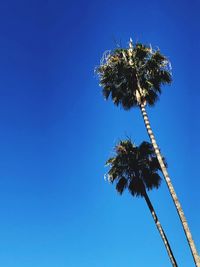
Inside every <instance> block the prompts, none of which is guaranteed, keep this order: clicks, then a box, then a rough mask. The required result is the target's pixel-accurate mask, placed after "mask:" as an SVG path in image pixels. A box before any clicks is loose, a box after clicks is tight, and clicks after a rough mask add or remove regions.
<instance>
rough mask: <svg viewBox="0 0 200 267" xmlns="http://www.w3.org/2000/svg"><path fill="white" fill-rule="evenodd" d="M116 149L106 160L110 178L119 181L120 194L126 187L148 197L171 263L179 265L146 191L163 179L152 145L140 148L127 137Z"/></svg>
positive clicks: (136, 194)
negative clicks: (113, 155) (112, 155)
mask: <svg viewBox="0 0 200 267" xmlns="http://www.w3.org/2000/svg"><path fill="white" fill-rule="evenodd" d="M115 151H116V155H115V157H112V158H110V159H109V160H108V161H107V165H109V166H110V170H109V172H108V179H109V181H110V182H112V183H113V182H116V189H117V191H118V192H119V193H120V194H122V193H123V192H124V190H125V189H126V188H127V189H128V190H129V191H130V193H131V194H132V195H133V196H136V197H137V196H141V197H143V198H144V199H145V201H146V203H147V206H148V208H149V210H150V212H151V215H152V217H153V219H154V222H155V224H156V227H157V229H158V231H159V233H160V236H161V238H162V240H163V242H164V245H165V248H166V250H167V253H168V255H169V258H170V261H171V263H172V266H178V265H177V263H176V260H175V258H174V255H173V253H172V250H171V247H170V244H169V242H168V240H167V237H166V234H165V232H164V230H163V228H162V226H161V224H160V222H159V220H158V217H157V215H156V212H155V210H154V208H153V205H152V203H151V201H150V199H149V197H148V194H147V190H152V189H153V188H158V187H159V185H160V182H161V177H160V175H159V174H158V171H159V170H160V165H159V162H158V160H157V158H156V155H155V153H154V150H153V147H152V145H151V144H150V143H148V142H143V143H141V144H140V146H139V147H137V146H135V145H134V144H133V143H132V142H131V140H125V141H120V142H119V144H118V145H117V146H116V147H115Z"/></svg>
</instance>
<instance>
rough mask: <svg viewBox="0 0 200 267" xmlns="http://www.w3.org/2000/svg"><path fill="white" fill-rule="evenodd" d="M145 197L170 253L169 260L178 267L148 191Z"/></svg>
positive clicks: (174, 266)
mask: <svg viewBox="0 0 200 267" xmlns="http://www.w3.org/2000/svg"><path fill="white" fill-rule="evenodd" d="M143 196H144V198H145V200H146V203H147V205H148V207H149V210H150V212H151V215H152V217H153V219H154V222H155V224H156V227H157V229H158V231H159V233H160V236H161V238H162V240H163V243H164V245H165V248H166V250H167V253H168V255H169V258H170V261H171V263H172V266H173V267H177V266H178V265H177V263H176V260H175V258H174V255H173V253H172V250H171V247H170V244H169V242H168V239H167V237H166V235H165V232H164V230H163V228H162V226H161V224H160V222H159V220H158V217H157V215H156V212H155V210H154V208H153V205H152V203H151V201H150V199H149V197H148V195H147V192H146V190H145V191H144V194H143Z"/></svg>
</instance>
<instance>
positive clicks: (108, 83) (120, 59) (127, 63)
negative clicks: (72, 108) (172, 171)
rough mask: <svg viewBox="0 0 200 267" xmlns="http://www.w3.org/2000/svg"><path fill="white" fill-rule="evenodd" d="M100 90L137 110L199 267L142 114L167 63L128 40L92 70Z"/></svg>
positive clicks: (166, 78)
mask: <svg viewBox="0 0 200 267" xmlns="http://www.w3.org/2000/svg"><path fill="white" fill-rule="evenodd" d="M96 71H97V74H98V75H99V78H100V85H101V86H102V87H103V95H104V97H105V99H108V98H109V97H110V98H111V99H112V101H113V102H114V104H115V105H117V106H118V105H120V106H122V107H123V108H124V109H125V110H129V109H131V108H132V107H139V108H140V110H141V113H142V116H143V119H144V123H145V126H146V129H147V132H148V135H149V137H150V140H151V143H152V145H153V148H154V151H155V153H156V156H157V159H158V161H159V164H160V167H161V170H162V173H163V175H164V178H165V181H166V183H167V186H168V189H169V191H170V194H171V197H172V199H173V201H174V204H175V207H176V209H177V212H178V215H179V218H180V220H181V223H182V226H183V229H184V232H185V235H186V238H187V241H188V244H189V246H190V250H191V253H192V255H193V258H194V262H195V264H196V266H197V267H200V258H199V256H198V253H197V249H196V246H195V244H194V241H193V238H192V235H191V232H190V229H189V226H188V223H187V220H186V218H185V215H184V213H183V209H182V207H181V204H180V202H179V200H178V197H177V195H176V192H175V190H174V187H173V185H172V183H171V179H170V177H169V174H168V171H167V168H166V166H165V163H164V162H163V159H162V155H161V153H160V150H159V147H158V145H157V143H156V140H155V136H154V134H153V131H152V129H151V125H150V122H149V119H148V116H147V112H146V105H147V104H148V105H149V106H153V105H154V104H155V103H156V101H157V100H158V99H159V95H160V94H161V86H162V85H164V84H170V83H171V81H172V78H171V72H170V63H169V61H168V59H167V58H166V57H165V56H164V55H162V54H161V52H160V50H159V49H157V50H153V49H152V47H151V46H147V45H143V44H141V43H136V44H135V45H133V42H132V40H131V39H130V42H129V48H125V49H124V48H117V49H115V50H113V51H108V52H107V53H105V54H104V56H103V59H102V62H101V64H100V66H99V67H98V68H97V69H96Z"/></svg>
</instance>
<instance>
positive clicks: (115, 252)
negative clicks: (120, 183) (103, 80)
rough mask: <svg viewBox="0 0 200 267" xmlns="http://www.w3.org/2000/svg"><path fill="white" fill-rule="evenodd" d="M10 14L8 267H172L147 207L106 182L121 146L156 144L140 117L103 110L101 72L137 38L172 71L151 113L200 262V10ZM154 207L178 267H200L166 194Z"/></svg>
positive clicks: (4, 106)
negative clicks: (127, 141)
mask: <svg viewBox="0 0 200 267" xmlns="http://www.w3.org/2000/svg"><path fill="white" fill-rule="evenodd" d="M0 5H1V6H0V31H1V34H0V214H1V216H0V266H3V267H64V266H65V267H66V266H68V267H79V266H81V267H93V266H94V267H100V266H101V267H112V266H113V267H114V266H115V267H121V266H126V267H132V266H139V267H146V266H149V267H160V266H165V267H167V266H171V265H170V262H169V260H168V257H167V253H166V251H165V248H164V246H163V244H162V241H161V239H160V236H159V234H158V232H157V229H156V227H155V225H154V222H153V220H152V218H151V215H150V213H149V211H148V209H147V207H146V204H145V202H144V200H143V199H141V198H140V199H134V198H132V197H131V196H130V195H129V194H124V195H123V196H122V197H120V196H119V195H118V194H117V193H116V191H115V188H114V186H111V185H109V184H108V183H106V182H105V181H104V178H103V177H104V174H105V173H106V171H107V169H106V168H105V167H104V163H105V161H106V159H107V158H108V157H110V156H111V155H112V148H113V146H114V145H115V144H116V142H117V141H118V140H119V138H124V137H125V136H126V135H128V136H131V137H132V139H133V140H134V141H135V142H136V143H137V144H139V143H140V142H141V141H143V140H148V136H147V134H146V131H145V128H144V125H143V121H142V118H141V115H140V112H139V110H138V109H135V110H131V111H130V112H126V111H123V110H122V109H120V108H116V107H114V106H113V104H112V103H111V102H106V101H104V100H103V98H102V94H101V89H100V87H98V79H97V78H96V77H95V75H94V72H93V70H94V67H95V66H96V65H98V64H99V60H100V58H101V56H102V53H103V52H104V51H105V50H107V49H112V48H114V47H115V44H116V41H117V42H121V43H122V45H127V42H128V39H129V37H130V36H132V38H133V40H134V41H135V40H136V41H141V42H144V43H147V44H148V43H151V44H152V45H153V46H154V47H155V46H159V47H160V48H161V51H162V52H163V53H164V54H165V55H167V56H168V57H169V58H170V60H171V62H172V67H173V79H174V81H173V84H172V86H170V87H166V88H163V94H162V96H161V99H160V101H159V102H158V103H157V105H156V106H155V107H154V108H153V109H148V112H149V117H150V120H151V124H152V128H153V130H154V132H155V135H156V137H157V141H158V143H159V145H160V147H161V150H162V153H163V154H164V155H165V157H166V158H167V162H168V165H169V173H170V174H171V178H172V182H173V184H174V187H175V189H176V192H177V194H178V196H179V198H180V201H181V203H182V206H183V209H184V211H185V215H186V217H187V219H188V223H189V226H190V228H191V231H192V234H193V237H194V240H195V243H196V246H197V248H198V250H199V251H200V213H199V210H200V201H199V192H200V191H199V188H200V179H199V178H200V177H199V169H198V167H199V149H200V145H199V140H198V138H199V135H200V123H199V115H198V113H199V102H200V93H199V60H200V56H199V48H200V37H199V35H200V32H199V23H200V21H199V10H200V4H199V1H197V0H196V1H195V0H191V1H184V0H183V1H177V0H173V1H171V0H168V1H159V0H157V1H156V0H154V1H147V0H144V1H141V2H139V1H127V0H124V1H116V0H115V1H112V0H108V1H60V0H57V1H21V0H19V1H10V0H9V1H1V4H0ZM149 195H150V198H151V200H152V202H153V204H154V206H155V209H156V211H157V213H158V216H159V218H160V221H161V223H162V224H163V227H164V229H165V231H166V233H167V235H168V238H169V240H170V243H171V246H172V248H173V249H174V254H175V256H176V258H177V262H178V264H179V266H181V267H190V266H191V267H192V266H194V264H193V261H192V256H191V254H190V251H189V247H188V245H187V243H186V239H185V237H184V234H183V231H182V229H181V224H180V222H179V219H178V217H177V214H176V210H175V208H174V206H173V203H172V200H171V199H170V197H169V193H168V190H167V188H166V184H165V182H164V181H163V183H162V186H161V188H160V189H159V190H158V191H152V192H150V194H149Z"/></svg>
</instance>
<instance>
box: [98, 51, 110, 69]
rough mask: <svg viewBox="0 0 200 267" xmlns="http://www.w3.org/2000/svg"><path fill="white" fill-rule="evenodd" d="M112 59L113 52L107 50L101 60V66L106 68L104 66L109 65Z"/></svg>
mask: <svg viewBox="0 0 200 267" xmlns="http://www.w3.org/2000/svg"><path fill="white" fill-rule="evenodd" d="M110 57H111V50H106V51H105V52H104V53H103V56H102V58H101V60H100V66H104V65H106V64H108V62H109V59H110Z"/></svg>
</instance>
